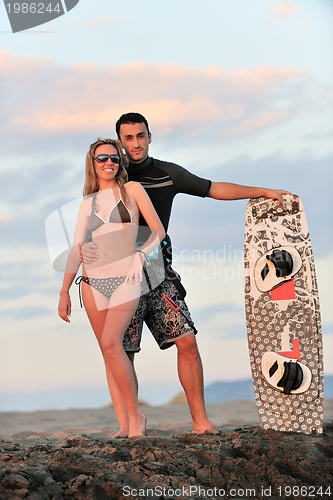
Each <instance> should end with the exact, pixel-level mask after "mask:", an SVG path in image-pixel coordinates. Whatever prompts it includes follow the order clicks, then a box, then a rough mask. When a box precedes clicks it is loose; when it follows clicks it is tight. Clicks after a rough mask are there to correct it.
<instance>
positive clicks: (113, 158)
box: [94, 155, 120, 165]
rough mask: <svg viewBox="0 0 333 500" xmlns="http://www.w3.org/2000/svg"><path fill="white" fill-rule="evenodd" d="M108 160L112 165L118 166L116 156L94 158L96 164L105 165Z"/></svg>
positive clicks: (118, 161)
mask: <svg viewBox="0 0 333 500" xmlns="http://www.w3.org/2000/svg"><path fill="white" fill-rule="evenodd" d="M109 158H110V160H111V162H112V163H116V165H119V163H120V158H119V156H118V155H97V156H96V158H95V157H94V160H96V161H98V163H106V162H107V161H108V159H109Z"/></svg>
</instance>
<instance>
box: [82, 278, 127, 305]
mask: <svg viewBox="0 0 333 500" xmlns="http://www.w3.org/2000/svg"><path fill="white" fill-rule="evenodd" d="M125 278H126V275H125V276H112V277H111V278H89V277H88V276H79V277H78V278H76V280H75V284H76V285H79V297H80V305H81V307H82V299H81V283H82V281H84V282H85V283H87V284H88V285H90V286H92V287H93V288H95V289H96V290H97V291H98V292H100V293H102V294H103V295H104V297H106V298H107V299H111V297H112V294H113V293H114V292H115V291H116V290H117V288H118V286H120V285H122V284H123V283H124V281H125Z"/></svg>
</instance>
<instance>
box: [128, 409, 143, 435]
mask: <svg viewBox="0 0 333 500" xmlns="http://www.w3.org/2000/svg"><path fill="white" fill-rule="evenodd" d="M146 423H147V419H146V417H145V416H144V415H143V413H141V415H139V416H138V418H137V419H136V420H135V421H134V422H133V423H131V422H130V430H129V433H128V437H132V436H145V435H146ZM131 424H132V425H131Z"/></svg>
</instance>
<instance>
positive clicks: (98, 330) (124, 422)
mask: <svg viewBox="0 0 333 500" xmlns="http://www.w3.org/2000/svg"><path fill="white" fill-rule="evenodd" d="M82 298H83V304H84V307H85V309H86V312H87V315H88V318H89V321H90V324H91V326H92V329H93V331H94V333H95V336H96V338H97V341H98V344H99V346H100V348H101V351H102V335H103V330H104V326H105V319H106V316H107V313H108V309H107V308H106V309H103V310H100V311H98V310H97V308H96V303H95V299H94V296H93V293H92V290H91V287H90V285H87V284H86V283H82ZM105 302H106V307H107V306H108V303H109V301H108V299H106V297H105ZM102 354H103V351H102ZM103 357H104V356H103ZM104 363H105V370H106V379H107V383H108V387H109V391H110V396H111V399H112V403H113V407H114V410H115V413H116V415H117V418H118V421H119V424H120V430H119V431H118V432H117V434H116V436H120V437H127V436H128V432H129V423H128V413H127V407H126V403H125V400H124V398H123V396H122V394H121V391H120V390H119V388H118V386H117V383H116V381H115V380H114V378H113V375H112V372H111V370H110V367H109V365H108V364H107V363H106V361H105V359H104Z"/></svg>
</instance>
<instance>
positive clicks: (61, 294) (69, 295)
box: [59, 292, 70, 297]
mask: <svg viewBox="0 0 333 500" xmlns="http://www.w3.org/2000/svg"><path fill="white" fill-rule="evenodd" d="M63 293H68V295H69V292H60V293H59V295H62V294H63ZM69 297H70V295H69Z"/></svg>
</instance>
